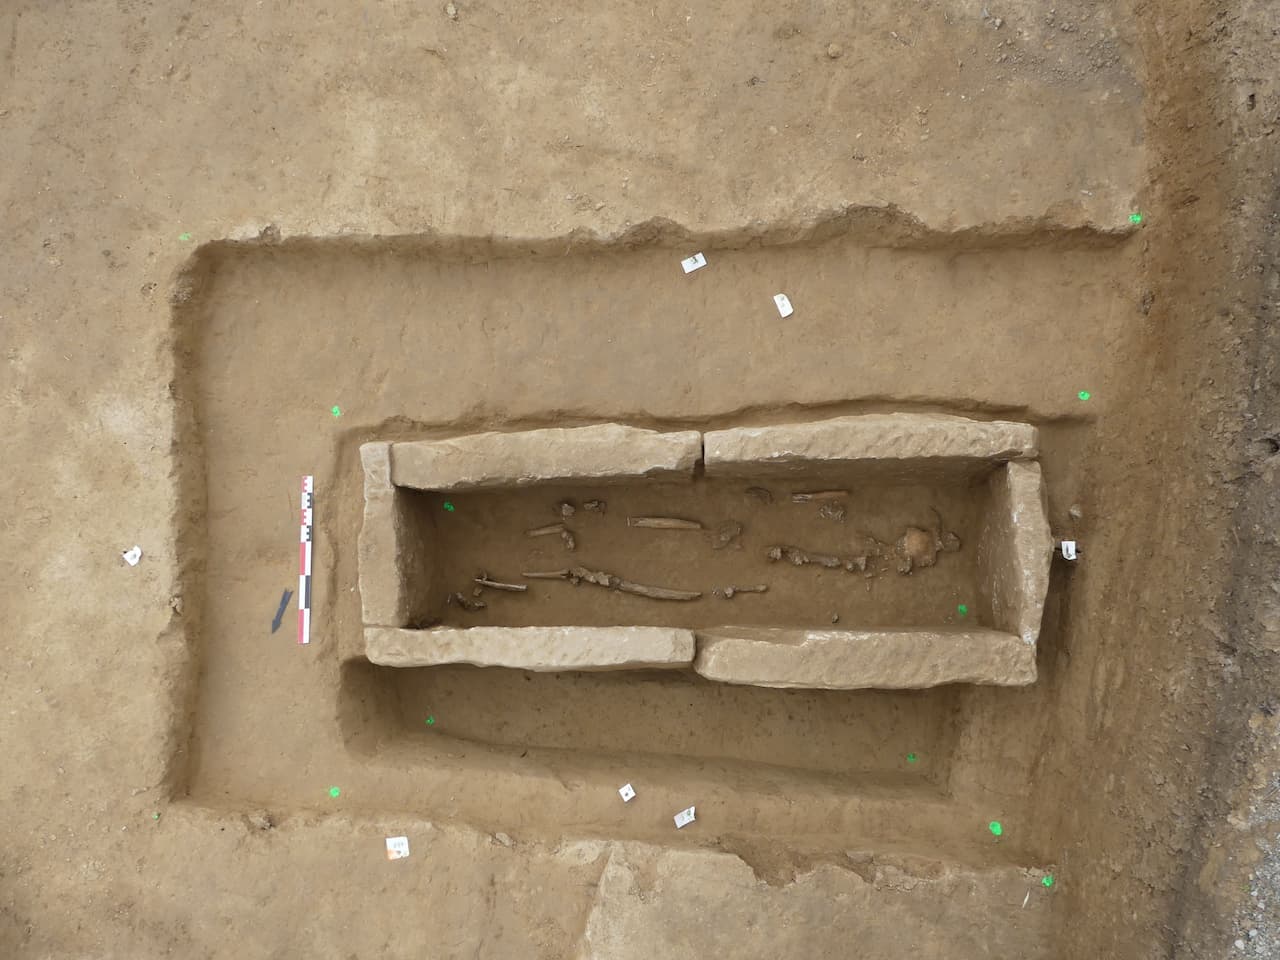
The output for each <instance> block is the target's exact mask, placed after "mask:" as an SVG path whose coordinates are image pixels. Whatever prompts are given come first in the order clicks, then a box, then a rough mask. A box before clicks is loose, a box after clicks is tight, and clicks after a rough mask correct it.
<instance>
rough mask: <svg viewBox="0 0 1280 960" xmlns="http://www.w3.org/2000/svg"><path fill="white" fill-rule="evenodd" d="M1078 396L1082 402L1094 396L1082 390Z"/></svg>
mask: <svg viewBox="0 0 1280 960" xmlns="http://www.w3.org/2000/svg"><path fill="white" fill-rule="evenodd" d="M1076 396H1077V397H1079V398H1080V399H1081V400H1088V399H1089V398H1090V397H1091V396H1093V394H1091V393H1090V392H1089V391H1088V390H1081V391H1080V392H1079V393H1077V394H1076Z"/></svg>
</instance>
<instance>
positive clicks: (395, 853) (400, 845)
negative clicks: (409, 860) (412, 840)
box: [387, 837, 409, 860]
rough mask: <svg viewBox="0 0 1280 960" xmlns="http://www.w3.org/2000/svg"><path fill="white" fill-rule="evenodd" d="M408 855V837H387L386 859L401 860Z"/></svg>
mask: <svg viewBox="0 0 1280 960" xmlns="http://www.w3.org/2000/svg"><path fill="white" fill-rule="evenodd" d="M408 855H409V838H408V837H387V859H388V860H403V859H404V858H405V857H407V856H408Z"/></svg>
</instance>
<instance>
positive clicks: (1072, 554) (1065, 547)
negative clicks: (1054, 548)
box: [1062, 540, 1076, 560]
mask: <svg viewBox="0 0 1280 960" xmlns="http://www.w3.org/2000/svg"><path fill="white" fill-rule="evenodd" d="M1075 558H1076V542H1075V541H1074V540H1063V541H1062V559H1063V560H1074V559H1075Z"/></svg>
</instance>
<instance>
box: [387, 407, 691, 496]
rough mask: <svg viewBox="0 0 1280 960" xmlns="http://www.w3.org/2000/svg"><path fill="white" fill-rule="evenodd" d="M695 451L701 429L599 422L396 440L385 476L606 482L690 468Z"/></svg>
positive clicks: (477, 482) (413, 482) (483, 483)
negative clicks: (672, 429)
mask: <svg viewBox="0 0 1280 960" xmlns="http://www.w3.org/2000/svg"><path fill="white" fill-rule="evenodd" d="M701 456H702V435H701V434H700V433H698V432H697V431H695V430H686V431H679V432H674V433H659V432H657V431H656V430H644V429H641V428H639V427H628V426H624V425H623V424H619V423H602V424H597V425H595V426H590V427H571V428H566V429H561V428H551V429H546V430H524V431H520V432H518V433H477V434H471V435H468V436H462V437H453V438H451V439H448V440H414V441H408V442H403V443H396V444H393V446H392V453H391V463H392V468H391V476H392V481H393V482H394V483H395V484H396V486H400V487H414V488H417V489H419V490H455V489H464V488H474V487H502V486H513V485H514V486H521V485H526V484H532V483H543V482H553V481H556V480H588V479H590V480H603V481H606V482H607V481H610V480H613V479H633V478H636V477H669V476H679V475H685V476H690V475H692V473H693V469H694V466H695V465H696V464H697V463H698V460H699V458H700V457H701Z"/></svg>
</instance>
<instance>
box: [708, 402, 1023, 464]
mask: <svg viewBox="0 0 1280 960" xmlns="http://www.w3.org/2000/svg"><path fill="white" fill-rule="evenodd" d="M703 446H704V450H705V461H706V470H707V474H708V475H726V474H737V473H747V474H751V475H790V474H798V473H801V472H809V473H812V472H813V471H814V465H815V464H819V465H821V464H827V465H830V466H833V467H834V466H838V467H841V468H848V467H850V466H853V467H859V466H861V467H865V468H866V469H867V470H868V471H869V472H872V473H875V474H877V475H879V476H890V477H892V476H898V475H901V476H904V477H911V478H916V479H919V478H920V477H922V476H930V475H938V474H941V475H944V476H955V475H966V474H973V473H976V472H980V471H981V470H985V469H989V468H990V467H991V466H992V465H993V464H997V463H999V462H1001V461H1004V460H1013V459H1018V458H1025V457H1034V456H1036V455H1037V453H1038V450H1037V431H1036V428H1035V427H1033V426H1031V425H1030V424H1025V423H1010V422H1007V421H1003V420H993V421H984V420H970V419H968V418H966V417H954V416H947V415H944V414H935V413H887V414H867V415H863V416H849V417H834V418H831V419H828V420H818V421H815V422H812V423H788V424H778V425H774V426H763V427H735V428H733V429H730V430H713V431H710V432H708V433H707V434H705V435H704V437H703Z"/></svg>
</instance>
